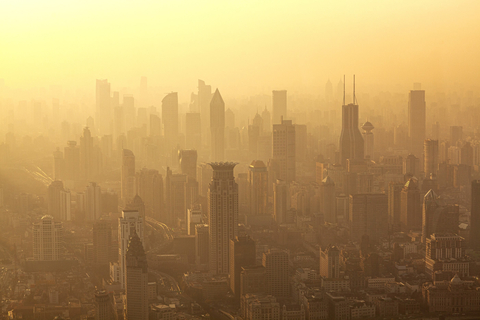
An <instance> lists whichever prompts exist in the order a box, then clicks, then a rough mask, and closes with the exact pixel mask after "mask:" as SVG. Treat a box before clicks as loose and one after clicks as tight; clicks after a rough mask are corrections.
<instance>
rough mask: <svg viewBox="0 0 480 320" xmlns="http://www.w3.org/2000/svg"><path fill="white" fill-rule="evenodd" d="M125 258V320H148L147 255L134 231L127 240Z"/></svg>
mask: <svg viewBox="0 0 480 320" xmlns="http://www.w3.org/2000/svg"><path fill="white" fill-rule="evenodd" d="M125 258H126V259H125V260H126V264H125V265H126V272H125V298H126V308H125V320H148V318H149V317H148V266H147V255H146V254H145V250H144V248H143V243H142V240H141V239H140V237H139V236H138V234H137V233H136V232H135V231H133V232H132V235H131V236H130V239H129V241H128V249H127V252H126V257H125Z"/></svg>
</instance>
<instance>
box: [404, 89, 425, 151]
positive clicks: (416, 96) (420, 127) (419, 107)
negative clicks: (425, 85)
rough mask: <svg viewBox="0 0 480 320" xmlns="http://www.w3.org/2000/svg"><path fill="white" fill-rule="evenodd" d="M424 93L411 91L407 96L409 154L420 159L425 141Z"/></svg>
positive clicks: (422, 91)
mask: <svg viewBox="0 0 480 320" xmlns="http://www.w3.org/2000/svg"><path fill="white" fill-rule="evenodd" d="M425 109H426V104H425V91H424V90H411V91H410V93H409V95H408V137H409V139H410V152H412V153H413V154H414V155H415V156H417V157H420V155H421V154H422V151H423V141H425V121H426V114H425Z"/></svg>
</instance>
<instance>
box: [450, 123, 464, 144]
mask: <svg viewBox="0 0 480 320" xmlns="http://www.w3.org/2000/svg"><path fill="white" fill-rule="evenodd" d="M462 139H463V127H462V126H450V145H452V146H454V145H456V144H457V142H458V141H461V140H462Z"/></svg>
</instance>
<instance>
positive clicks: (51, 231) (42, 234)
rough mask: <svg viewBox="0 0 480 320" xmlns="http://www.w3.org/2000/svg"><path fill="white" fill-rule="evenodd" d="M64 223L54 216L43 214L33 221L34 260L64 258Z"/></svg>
mask: <svg viewBox="0 0 480 320" xmlns="http://www.w3.org/2000/svg"><path fill="white" fill-rule="evenodd" d="M63 253H64V248H63V224H62V222H60V221H55V220H54V219H53V217H52V216H48V215H47V216H43V217H42V219H40V221H39V222H35V223H33V260H35V261H58V260H62V259H63Z"/></svg>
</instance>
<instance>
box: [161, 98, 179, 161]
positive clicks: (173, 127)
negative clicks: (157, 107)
mask: <svg viewBox="0 0 480 320" xmlns="http://www.w3.org/2000/svg"><path fill="white" fill-rule="evenodd" d="M162 122H163V131H164V136H165V147H166V152H167V154H169V153H170V152H171V151H172V149H174V148H176V147H177V144H178V95H177V93H176V92H172V93H169V94H167V95H166V96H165V97H164V98H163V100H162Z"/></svg>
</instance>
